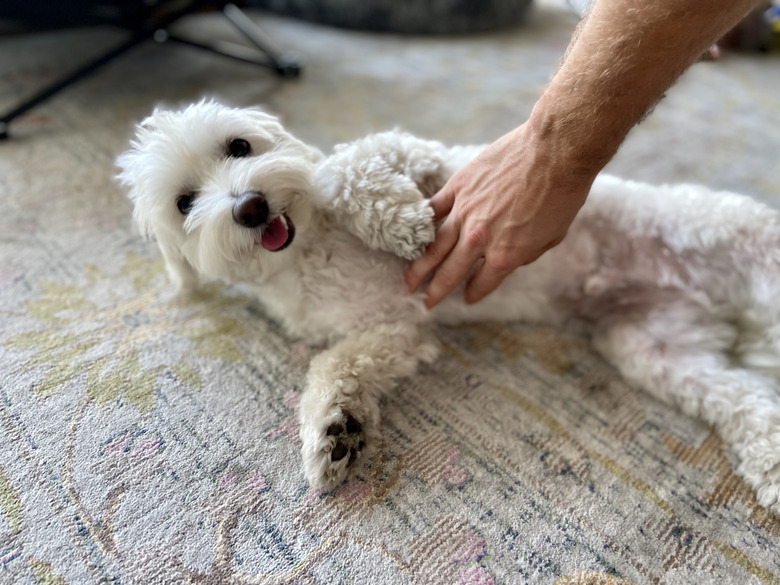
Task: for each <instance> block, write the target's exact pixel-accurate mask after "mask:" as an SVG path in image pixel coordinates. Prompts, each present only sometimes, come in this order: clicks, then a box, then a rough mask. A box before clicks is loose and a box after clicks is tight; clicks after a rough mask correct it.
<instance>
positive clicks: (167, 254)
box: [158, 241, 199, 293]
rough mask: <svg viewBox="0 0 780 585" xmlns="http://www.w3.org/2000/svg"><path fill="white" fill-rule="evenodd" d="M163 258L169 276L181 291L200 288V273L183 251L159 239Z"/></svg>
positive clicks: (192, 290)
mask: <svg viewBox="0 0 780 585" xmlns="http://www.w3.org/2000/svg"><path fill="white" fill-rule="evenodd" d="M158 243H159V244H160V250H161V251H162V255H163V258H164V259H165V269H166V271H167V272H168V278H170V279H171V283H172V284H173V286H174V287H175V288H176V290H177V291H178V292H180V293H191V292H194V291H195V290H197V288H198V283H199V279H198V273H197V272H195V269H194V268H193V267H192V265H191V264H190V263H189V262H188V261H187V259H186V258H185V257H184V256H183V255H182V253H181V252H180V251H179V250H178V248H175V247H173V246H170V245H167V244H166V243H164V242H162V241H158Z"/></svg>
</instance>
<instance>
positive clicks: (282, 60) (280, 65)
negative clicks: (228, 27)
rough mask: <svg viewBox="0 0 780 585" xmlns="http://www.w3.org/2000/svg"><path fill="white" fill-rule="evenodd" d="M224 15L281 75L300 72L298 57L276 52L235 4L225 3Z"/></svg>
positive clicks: (285, 75) (288, 75)
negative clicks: (264, 55) (266, 57)
mask: <svg viewBox="0 0 780 585" xmlns="http://www.w3.org/2000/svg"><path fill="white" fill-rule="evenodd" d="M222 12H223V14H224V15H225V17H226V18H227V19H228V20H229V21H230V22H232V23H233V25H234V26H235V27H236V28H237V29H238V30H239V31H241V34H243V35H244V36H245V37H246V38H247V40H248V41H249V42H250V43H252V44H253V45H254V46H255V47H257V48H258V49H260V50H261V51H262V52H263V53H265V54H266V55H268V58H269V59H270V60H271V63H272V65H273V68H274V70H275V71H276V72H277V73H278V74H279V75H281V76H282V77H295V76H296V75H298V74H300V72H301V65H300V63H299V62H298V59H297V58H295V57H294V56H292V55H282V54H280V53H279V52H277V51H276V50H275V49H274V48H273V47H272V46H271V45H270V44H269V43H268V41H267V40H266V39H265V38H264V37H263V35H262V31H261V30H260V28H259V27H258V26H257V25H256V24H255V23H254V22H253V21H252V20H251V19H250V18H249V17H248V16H247V15H246V13H244V11H243V10H241V9H240V8H239V7H238V6H236V5H235V4H226V5H225V7H224V8H223V9H222Z"/></svg>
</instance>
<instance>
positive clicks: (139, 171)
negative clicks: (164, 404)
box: [118, 102, 780, 513]
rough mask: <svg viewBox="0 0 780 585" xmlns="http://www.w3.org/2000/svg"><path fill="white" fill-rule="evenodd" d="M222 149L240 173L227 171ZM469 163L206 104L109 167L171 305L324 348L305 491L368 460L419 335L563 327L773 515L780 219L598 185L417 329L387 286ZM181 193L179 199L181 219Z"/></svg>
mask: <svg viewBox="0 0 780 585" xmlns="http://www.w3.org/2000/svg"><path fill="white" fill-rule="evenodd" d="M237 138H239V139H243V140H245V141H247V142H248V143H249V144H250V145H251V152H250V153H247V154H246V156H244V155H243V154H242V155H241V156H234V155H232V154H231V147H230V144H231V141H233V140H235V139H237ZM478 151H479V148H478V147H455V148H447V147H445V146H444V145H442V144H440V143H438V142H432V141H426V140H421V139H418V138H415V137H413V136H410V135H408V134H404V133H401V132H398V131H392V132H385V133H381V134H376V135H372V136H368V137H367V138H364V139H362V140H358V141H356V142H353V143H350V144H346V145H341V146H338V147H337V148H336V149H335V152H334V153H333V154H332V155H330V156H328V157H326V156H324V155H323V154H322V153H320V152H319V151H317V150H316V149H313V148H311V147H309V146H307V145H305V144H303V143H302V142H300V141H298V140H296V139H295V138H293V137H292V136H291V135H290V134H288V133H287V132H286V131H285V130H284V129H283V128H282V127H281V125H280V124H279V123H278V121H276V120H275V119H274V118H272V117H271V116H268V115H267V114H264V113H262V112H260V111H259V110H254V109H244V110H242V109H233V108H228V107H225V106H222V105H220V104H217V103H214V102H201V103H199V104H196V105H193V106H190V107H188V108H186V109H184V110H182V111H155V113H154V114H153V115H152V116H150V117H149V118H148V119H147V120H146V121H144V122H143V123H142V124H141V125H140V126H139V127H138V132H137V136H136V139H135V141H134V142H133V144H132V147H131V149H130V150H129V151H128V152H126V153H125V154H123V155H122V156H121V157H120V158H119V161H118V164H119V166H120V167H121V169H122V171H121V173H120V175H119V177H120V179H121V180H122V181H123V182H124V183H125V184H126V185H127V186H128V187H129V190H130V198H131V199H132V201H133V202H134V204H135V218H136V220H137V222H138V224H139V225H140V226H141V228H142V230H143V231H144V232H145V233H146V234H148V235H150V236H153V237H155V238H156V239H157V241H158V242H159V244H160V248H161V250H162V253H163V255H164V257H165V260H166V264H167V267H168V270H169V273H170V275H171V278H172V280H173V281H174V282H175V283H176V284H177V285H178V286H179V287H182V288H190V287H193V286H196V284H197V282H198V280H199V278H200V277H201V276H203V277H207V278H220V279H223V280H225V281H228V282H243V283H246V284H248V285H250V286H251V287H252V288H253V289H254V290H255V291H256V292H257V295H258V297H259V299H260V300H261V302H262V303H263V304H264V305H265V307H266V308H267V310H268V312H269V314H270V315H272V316H273V317H274V318H276V319H278V320H279V322H281V323H282V324H283V325H284V326H285V327H286V328H287V330H288V331H289V333H290V334H291V335H295V336H300V337H303V338H305V339H307V340H308V341H310V342H312V343H323V342H328V343H329V349H327V350H326V351H324V352H322V353H321V354H319V355H317V356H316V357H315V358H314V359H313V360H312V363H311V366H310V370H309V374H308V378H307V388H306V390H305V392H304V395H303V397H302V400H301V409H300V417H301V432H300V436H301V439H302V442H303V462H304V469H305V473H306V477H307V478H308V479H309V481H310V483H311V484H312V485H314V486H322V487H328V488H331V487H333V486H335V485H337V484H338V483H340V482H341V481H343V480H344V479H345V478H346V476H347V475H348V472H349V470H350V469H351V468H352V465H353V463H354V462H355V461H356V460H357V459H359V458H360V457H365V455H366V453H369V452H370V451H371V449H372V448H373V447H374V446H375V444H376V442H377V438H378V436H379V408H378V401H379V397H380V396H381V395H382V393H384V392H386V391H387V390H388V389H390V388H392V387H393V385H394V384H395V383H396V381H397V380H398V379H399V378H401V377H403V376H409V375H411V374H412V373H414V371H415V369H416V367H417V365H418V363H419V362H420V361H432V360H434V359H435V358H436V354H437V348H436V345H435V343H433V341H432V339H431V336H430V334H429V327H430V325H431V324H432V323H434V322H444V323H459V322H464V321H475V320H486V319H491V320H496V319H499V320H507V319H521V320H525V321H528V322H533V323H553V324H559V323H562V322H563V321H565V320H567V319H572V318H576V319H581V320H584V321H587V322H589V323H591V324H592V326H593V342H594V346H595V347H596V348H597V349H598V350H599V351H600V352H601V353H602V354H603V355H604V357H605V358H607V359H608V360H609V361H611V362H612V363H613V364H614V365H615V366H616V367H617V368H618V369H619V370H620V371H621V372H622V374H623V375H624V376H625V377H626V378H627V379H628V380H629V381H631V382H633V383H635V384H636V385H637V386H639V387H641V388H643V389H645V390H647V391H648V392H650V393H652V394H654V395H655V396H657V397H659V398H661V399H663V400H665V401H667V402H669V403H673V404H676V405H678V406H679V407H680V408H682V409H683V410H684V411H685V412H686V413H688V414H690V415H693V416H697V417H700V418H702V419H703V420H705V421H707V422H708V423H709V424H712V425H713V426H714V427H715V428H716V429H717V430H718V432H719V433H720V435H721V436H722V437H723V439H724V440H725V441H726V442H727V443H728V445H729V446H730V448H731V449H733V451H734V452H735V453H736V455H737V456H738V457H739V460H740V464H739V472H740V473H741V475H742V476H743V477H744V478H745V480H746V481H747V482H748V484H749V485H750V486H752V487H753V488H754V489H755V490H756V493H757V495H758V499H759V502H760V503H761V504H762V505H764V506H767V507H769V508H771V509H772V510H773V511H774V512H775V513H780V395H779V393H778V384H777V378H778V376H780V307H779V306H778V304H777V303H776V297H777V295H778V293H780V215H779V214H778V213H777V212H776V211H774V210H772V209H770V208H768V207H766V206H764V205H762V204H760V203H757V202H755V201H753V200H751V199H749V198H747V197H743V196H740V195H735V194H732V193H724V192H712V191H709V190H707V189H705V188H703V187H698V186H692V185H677V186H662V187H655V186H650V185H645V184H639V183H633V182H626V181H621V180H619V179H616V178H613V177H609V176H602V177H600V178H599V179H598V180H597V181H596V182H595V184H594V186H593V190H592V192H591V195H590V197H589V199H588V202H587V203H586V205H585V206H584V207H583V209H582V211H581V212H580V214H579V216H578V218H577V219H576V220H575V222H574V224H573V225H572V226H571V229H570V230H569V234H568V236H567V237H566V239H565V240H564V242H563V243H562V244H561V245H560V246H558V247H557V248H555V249H553V250H551V251H550V252H548V253H547V254H545V255H544V256H542V258H541V259H540V260H538V261H537V262H535V263H534V264H532V265H530V266H525V267H523V268H520V269H518V270H517V271H515V272H514V273H513V274H512V275H511V276H510V277H509V278H508V279H507V280H506V281H505V282H504V284H502V286H501V287H499V289H498V290H497V291H496V292H494V293H493V294H492V295H490V297H488V298H487V299H485V300H484V301H482V302H481V303H478V304H476V305H471V306H469V305H466V304H465V303H463V301H462V300H461V295H458V294H454V295H451V296H450V297H449V298H448V299H446V300H445V301H444V302H443V303H442V304H441V305H439V306H438V307H437V308H436V309H435V310H433V311H426V310H425V308H424V304H423V298H422V295H421V294H419V293H417V294H408V293H407V292H406V290H405V288H404V284H403V280H402V271H403V268H404V266H405V259H409V258H414V257H415V256H416V255H418V254H419V253H420V252H421V251H422V250H423V249H424V247H425V246H426V245H427V244H428V243H429V242H430V241H431V240H432V238H433V235H434V226H433V218H432V213H431V210H430V208H429V206H428V205H427V202H426V200H425V196H426V195H430V194H432V193H433V192H435V191H436V190H437V189H438V188H439V187H440V186H441V185H443V184H444V182H445V181H446V180H447V178H448V177H449V176H450V175H451V174H452V173H453V172H454V171H455V170H456V169H457V168H459V167H460V166H461V165H463V164H465V162H467V161H468V160H469V159H470V158H471V157H472V156H473V155H474V154H476V152H478ZM247 192H251V193H256V194H260V195H261V196H262V198H263V199H264V200H265V201H266V202H267V208H268V217H267V219H266V220H265V221H264V222H263V223H262V224H261V225H258V226H256V227H246V226H244V225H240V223H239V222H238V221H237V220H235V219H234V209H235V208H236V206H237V205H238V203H237V202H238V201H239V199H240V198H241V196H242V194H244V193H247ZM182 194H190V195H192V196H194V199H193V202H192V206H191V209H189V210H188V211H187V212H186V213H182V212H181V211H180V210H179V209H178V208H177V199H178V197H180V196H181V195H182ZM185 211H186V210H185ZM280 217H282V218H284V225H285V226H286V228H285V229H289V230H290V233H289V237H288V240H289V241H288V242H286V243H287V244H288V245H287V246H286V247H284V249H281V250H276V251H271V250H269V249H266V247H264V245H261V244H262V241H263V233H264V231H265V230H269V229H271V228H269V227H268V226H269V225H271V224H272V223H273V222H274V221H276V220H277V218H280ZM293 228H294V237H293V235H292V234H293ZM285 233H286V231H285Z"/></svg>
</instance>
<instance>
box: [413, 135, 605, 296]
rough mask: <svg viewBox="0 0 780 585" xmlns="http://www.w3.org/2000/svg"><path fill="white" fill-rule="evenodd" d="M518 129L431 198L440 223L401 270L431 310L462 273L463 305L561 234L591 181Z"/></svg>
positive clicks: (556, 151)
mask: <svg viewBox="0 0 780 585" xmlns="http://www.w3.org/2000/svg"><path fill="white" fill-rule="evenodd" d="M552 146H553V145H550V144H548V143H546V142H545V141H544V140H543V139H539V138H537V137H536V136H535V135H534V133H533V132H532V131H531V130H530V128H529V126H528V125H523V126H520V127H519V128H517V129H516V130H514V131H512V132H510V133H509V134H507V135H506V136H504V137H502V138H500V139H499V140H497V141H496V142H494V143H493V144H491V145H490V146H488V147H487V148H486V149H485V150H484V151H483V152H482V153H481V154H479V155H478V156H477V157H476V158H475V159H474V160H473V161H472V162H470V163H469V164H468V165H466V166H465V167H463V168H462V169H460V170H459V171H458V172H457V173H455V174H454V175H453V176H452V177H451V178H450V180H449V181H448V182H447V184H446V185H445V186H444V187H443V188H442V189H441V190H440V191H439V192H438V193H437V194H436V195H434V196H433V197H432V198H431V200H430V203H431V206H432V207H433V209H434V214H435V218H436V220H440V219H442V218H443V219H444V221H443V222H442V223H441V225H440V226H439V229H438V231H437V234H436V239H435V240H434V242H433V243H431V244H430V245H429V246H428V248H427V249H426V251H425V254H424V255H423V256H422V257H420V258H418V259H417V260H416V261H415V262H413V263H412V264H411V265H410V266H409V268H408V269H407V270H406V273H405V275H404V278H405V280H406V284H407V287H408V288H409V290H416V289H417V288H418V287H419V286H420V284H421V283H422V282H423V281H424V280H425V278H426V277H427V276H428V275H429V274H430V273H431V272H432V271H434V270H435V274H434V276H433V279H432V280H431V282H430V283H429V284H428V287H427V290H426V293H427V296H426V305H427V306H428V308H431V307H433V306H435V305H436V304H438V303H439V302H440V301H441V300H442V299H444V297H446V296H447V295H448V294H450V293H451V292H452V291H453V290H454V289H455V288H456V287H457V286H458V285H459V284H460V283H461V282H463V281H464V280H465V279H466V278H467V277H468V276H469V275H471V276H470V278H469V279H468V282H467V284H466V290H465V295H466V302H468V303H475V302H477V301H479V300H480V299H482V298H483V297H485V296H486V295H487V294H489V293H490V292H492V291H493V290H495V289H496V288H497V287H498V285H499V284H500V283H501V282H502V281H503V280H504V278H506V276H507V275H508V274H509V273H510V272H512V271H513V270H514V269H515V268H517V267H518V266H522V265H525V264H530V263H531V262H533V261H534V260H536V259H537V258H539V256H541V255H542V254H543V253H544V252H546V251H547V250H549V249H550V248H552V247H554V246H556V245H558V244H559V243H560V242H561V241H562V240H563V238H564V237H565V235H566V232H567V231H568V228H569V225H570V224H571V222H572V221H573V220H574V217H575V216H576V215H577V212H578V211H579V209H580V207H581V206H582V204H583V203H584V202H585V198H586V197H587V195H588V192H589V190H590V186H591V184H592V182H593V179H594V178H595V173H591V172H582V171H576V170H575V169H573V168H571V167H570V166H569V165H568V162H567V160H566V157H565V155H564V154H563V152H562V151H563V150H565V149H560V150H559V149H557V148H554V147H552Z"/></svg>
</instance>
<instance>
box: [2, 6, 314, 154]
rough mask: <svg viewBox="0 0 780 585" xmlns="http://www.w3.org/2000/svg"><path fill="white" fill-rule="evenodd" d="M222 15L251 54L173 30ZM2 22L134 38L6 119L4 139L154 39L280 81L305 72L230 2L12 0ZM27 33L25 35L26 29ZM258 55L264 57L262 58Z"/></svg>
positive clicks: (73, 74) (59, 83) (70, 76)
mask: <svg viewBox="0 0 780 585" xmlns="http://www.w3.org/2000/svg"><path fill="white" fill-rule="evenodd" d="M215 9H217V10H221V11H222V13H223V14H224V15H225V17H226V18H227V20H228V21H230V23H231V24H233V25H234V26H235V27H236V28H237V29H238V30H239V31H240V32H241V33H242V34H243V35H244V37H246V39H247V40H248V41H249V42H250V43H251V44H252V45H253V48H249V47H246V46H243V45H236V44H235V43H227V42H221V43H216V42H212V43H208V42H203V41H195V40H192V39H189V38H184V37H180V36H177V35H174V34H172V33H170V32H169V31H168V27H169V26H171V25H172V24H173V23H174V22H176V21H177V20H179V19H180V18H182V17H184V16H188V15H190V14H193V13H195V12H199V11H206V10H215ZM0 20H13V21H19V22H21V23H22V24H23V25H24V26H25V27H26V28H29V29H32V30H33V31H34V30H35V29H36V28H51V27H64V26H87V25H97V24H110V25H114V26H117V27H120V28H122V29H125V30H127V31H128V32H129V33H130V36H129V38H128V39H127V40H125V41H124V42H123V43H120V44H119V45H118V46H116V47H115V48H113V49H111V50H110V51H108V52H106V53H104V54H102V55H99V56H98V57H97V58H95V59H94V60H92V61H90V62H89V63H87V64H85V65H82V66H81V67H79V68H78V69H76V70H75V71H74V72H72V73H70V74H68V75H66V76H65V77H63V78H62V79H60V80H58V81H56V82H54V83H53V84H51V85H49V86H48V87H45V88H43V89H42V90H40V91H39V92H38V93H36V94H34V95H33V96H31V97H28V98H27V99H25V100H24V101H23V102H22V103H20V104H19V105H17V106H16V107H14V108H13V109H11V110H10V111H9V112H6V113H4V114H2V116H0V139H6V138H8V125H9V124H10V123H11V121H12V120H14V119H16V118H18V117H19V116H21V115H23V114H24V113H25V112H27V111H29V110H30V109H32V108H34V107H35V106H37V105H38V104H40V103H42V102H44V101H46V100H48V99H50V98H51V97H53V96H54V95H56V94H57V93H59V92H60V91H62V90H64V89H65V88H67V87H69V86H71V85H72V84H74V83H76V82H77V81H79V80H80V79H82V78H84V77H86V76H88V75H91V74H92V73H94V72H95V71H96V70H98V69H100V68H101V67H103V66H104V65H106V64H107V63H110V62H111V61H113V60H114V59H116V58H117V57H119V56H121V55H123V54H124V53H126V52H127V51H129V50H130V49H132V48H133V47H135V46H137V45H139V44H141V43H143V42H145V41H148V40H151V39H154V40H155V41H156V42H158V43H164V42H166V41H174V42H178V43H181V44H185V45H188V46H190V47H195V48H198V49H204V50H207V51H210V52H213V53H217V54H219V55H224V56H227V57H232V58H234V59H238V60H241V61H245V62H248V63H252V64H255V65H261V66H263V67H269V68H271V69H273V70H274V71H275V72H276V73H277V74H278V75H279V76H282V77H295V76H297V75H298V74H299V73H300V71H301V66H300V64H299V62H298V59H297V57H295V56H291V55H286V54H282V53H279V52H278V51H276V49H275V48H273V46H272V45H271V44H270V42H269V41H268V39H266V38H265V35H264V34H263V33H262V31H261V30H260V29H259V28H258V27H257V25H256V24H255V23H254V22H253V21H252V20H251V19H250V18H249V17H248V16H247V15H246V14H244V12H243V11H242V10H241V9H240V8H238V7H237V6H236V5H234V4H231V3H229V2H224V1H223V2H219V1H216V0H137V1H135V2H133V1H129V0H63V1H61V2H52V1H48V2H44V1H42V0H26V2H23V1H21V0H10V1H8V0H6V1H4V2H3V3H2V4H0ZM23 30H24V29H23ZM257 51H259V52H260V53H261V57H260V58H259V59H258V58H257V55H256V53H257Z"/></svg>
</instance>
